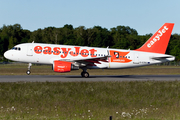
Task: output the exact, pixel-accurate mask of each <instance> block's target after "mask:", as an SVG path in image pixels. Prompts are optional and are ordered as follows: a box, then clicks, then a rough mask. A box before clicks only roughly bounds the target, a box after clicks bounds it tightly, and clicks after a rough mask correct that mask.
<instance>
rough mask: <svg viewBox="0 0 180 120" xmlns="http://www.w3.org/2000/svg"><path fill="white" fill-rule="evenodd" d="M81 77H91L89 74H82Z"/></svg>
mask: <svg viewBox="0 0 180 120" xmlns="http://www.w3.org/2000/svg"><path fill="white" fill-rule="evenodd" d="M81 76H82V77H85V78H88V77H89V73H88V72H82V73H81Z"/></svg>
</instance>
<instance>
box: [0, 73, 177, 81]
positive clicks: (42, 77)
mask: <svg viewBox="0 0 180 120" xmlns="http://www.w3.org/2000/svg"><path fill="white" fill-rule="evenodd" d="M149 80H151V81H153V80H154V81H175V80H178V81H179V80H180V75H118V76H117V75H107V76H104V75H103V76H90V77H89V78H82V77H81V76H75V75H71V76H65V75H63V76H62V75H29V76H28V75H14V76H5V75H2V76H0V82H20V81H23V82H46V81H49V82H58V81H59V82H80V81H84V82H85V81H88V82H91V81H93V82H97V81H149Z"/></svg>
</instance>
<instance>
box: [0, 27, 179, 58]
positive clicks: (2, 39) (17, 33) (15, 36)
mask: <svg viewBox="0 0 180 120" xmlns="http://www.w3.org/2000/svg"><path fill="white" fill-rule="evenodd" d="M151 36H152V33H150V34H146V35H138V32H137V31H136V30H135V29H133V28H130V27H129V26H117V27H113V28H111V29H110V30H108V29H106V28H102V27H101V26H94V27H93V28H85V27H84V26H79V27H77V28H73V26H72V25H68V24H66V25H64V26H63V27H61V28H55V27H47V28H44V29H38V30H35V31H33V32H31V31H29V30H25V29H23V28H22V27H21V25H20V24H14V25H3V27H2V28H0V57H3V53H4V52H5V51H6V50H8V49H11V48H12V47H13V46H14V45H17V44H20V43H27V42H32V41H34V42H36V43H51V44H63V45H78V46H90V47H104V48H105V47H107V46H109V47H110V48H117V49H131V50H133V49H137V48H139V47H141V46H142V45H143V44H144V43H145V42H146V41H147V40H148V39H149V38H150V37H151ZM166 54H171V55H174V56H176V60H177V61H179V60H180V34H172V35H171V38H170V43H169V45H168V48H167V51H166Z"/></svg>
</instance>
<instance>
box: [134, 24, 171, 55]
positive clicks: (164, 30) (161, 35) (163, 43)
mask: <svg viewBox="0 0 180 120" xmlns="http://www.w3.org/2000/svg"><path fill="white" fill-rule="evenodd" d="M173 27H174V23H165V24H164V25H163V26H162V27H161V28H160V29H159V30H158V31H157V32H156V33H155V34H154V35H153V36H152V37H151V38H150V39H149V40H148V41H147V42H146V43H145V44H144V45H143V46H142V47H140V48H139V49H136V51H142V52H153V53H161V54H165V52H166V49H167V45H168V43H169V39H170V37H171V32H172V29H173Z"/></svg>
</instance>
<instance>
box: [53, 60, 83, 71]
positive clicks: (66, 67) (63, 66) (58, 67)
mask: <svg viewBox="0 0 180 120" xmlns="http://www.w3.org/2000/svg"><path fill="white" fill-rule="evenodd" d="M53 70H54V72H60V73H64V72H70V71H71V70H79V66H75V65H73V64H72V63H71V62H66V61H58V60H56V61H54V64H53Z"/></svg>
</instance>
